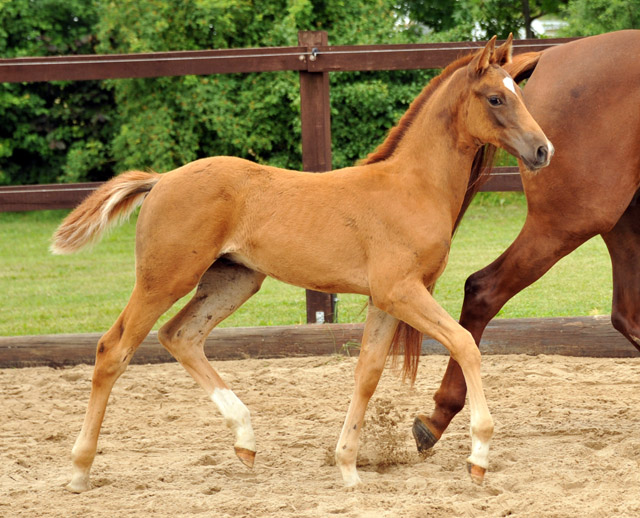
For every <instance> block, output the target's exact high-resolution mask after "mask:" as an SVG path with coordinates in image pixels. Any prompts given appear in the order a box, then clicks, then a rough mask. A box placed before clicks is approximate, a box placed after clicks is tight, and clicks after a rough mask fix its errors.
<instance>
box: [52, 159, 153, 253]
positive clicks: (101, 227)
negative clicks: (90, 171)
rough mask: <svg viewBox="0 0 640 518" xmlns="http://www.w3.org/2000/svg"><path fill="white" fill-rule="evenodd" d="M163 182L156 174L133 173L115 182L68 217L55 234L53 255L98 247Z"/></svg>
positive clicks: (101, 188)
mask: <svg viewBox="0 0 640 518" xmlns="http://www.w3.org/2000/svg"><path fill="white" fill-rule="evenodd" d="M159 180H160V175H159V174H157V173H144V172H142V171H130V172H128V173H124V174H121V175H119V176H116V177H115V178H112V179H111V180H109V181H108V182H106V183H105V184H103V185H101V186H100V187H99V188H98V190H96V191H95V192H94V193H93V194H91V195H90V196H89V197H87V198H86V199H85V200H84V201H83V202H82V203H81V204H80V205H78V207H76V209H75V210H74V211H73V212H72V213H71V214H69V215H68V216H67V217H66V218H65V220H64V221H63V222H62V223H61V225H60V226H59V227H58V229H57V230H56V231H55V233H54V234H53V242H52V243H51V247H50V249H51V252H52V253H54V254H70V253H73V252H76V251H77V250H80V249H81V248H83V247H85V246H87V245H89V244H92V243H95V242H96V241H98V239H100V237H101V236H102V235H103V234H104V233H105V232H106V231H107V230H108V229H109V228H111V227H113V226H115V225H118V224H120V223H122V222H123V221H125V220H126V219H127V218H128V217H129V216H130V215H131V213H132V212H133V211H134V210H135V209H136V208H137V207H139V206H140V205H142V202H143V201H144V198H145V196H146V195H147V193H148V192H149V191H150V190H151V189H152V188H153V186H154V185H155V184H156V183H157V182H158V181H159Z"/></svg>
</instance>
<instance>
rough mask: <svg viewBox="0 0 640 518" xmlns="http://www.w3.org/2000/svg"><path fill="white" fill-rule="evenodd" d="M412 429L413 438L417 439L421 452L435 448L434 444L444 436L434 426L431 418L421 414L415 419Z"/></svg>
mask: <svg viewBox="0 0 640 518" xmlns="http://www.w3.org/2000/svg"><path fill="white" fill-rule="evenodd" d="M412 431H413V438H414V439H415V440H416V446H417V447H418V451H419V452H420V453H424V452H426V451H427V450H429V449H431V448H433V446H434V444H435V443H437V442H438V440H439V439H440V437H441V436H442V434H441V433H439V432H438V431H437V430H435V429H434V428H433V426H432V425H431V422H430V421H429V418H428V417H426V416H424V415H419V416H418V417H416V418H415V419H414V420H413V428H412Z"/></svg>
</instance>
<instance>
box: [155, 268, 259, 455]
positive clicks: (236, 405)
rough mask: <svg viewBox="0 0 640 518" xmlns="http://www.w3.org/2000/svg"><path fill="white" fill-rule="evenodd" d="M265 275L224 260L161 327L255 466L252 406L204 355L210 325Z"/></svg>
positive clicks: (237, 446) (171, 347)
mask: <svg viewBox="0 0 640 518" xmlns="http://www.w3.org/2000/svg"><path fill="white" fill-rule="evenodd" d="M264 278H265V276H264V275H263V274H261V273H258V272H255V271H253V270H250V269H248V268H245V267H244V266H241V265H238V264H234V263H231V262H227V261H224V260H219V261H217V262H216V263H214V265H213V266H212V267H211V268H210V269H209V270H207V272H206V273H205V274H204V275H203V276H202V279H201V280H200V284H199V285H198V289H197V291H196V293H195V295H194V296H193V298H192V299H191V300H190V301H189V303H188V304H187V305H186V306H185V307H184V308H183V309H182V310H181V311H180V312H179V313H178V314H177V315H176V316H175V317H173V318H172V319H171V320H170V321H169V322H167V323H166V324H165V325H164V326H163V327H162V329H160V332H159V333H158V339H159V340H160V342H161V343H162V345H164V346H165V347H166V348H167V350H168V351H169V352H170V353H171V354H172V355H173V356H174V357H175V358H176V359H177V360H178V361H179V362H180V364H181V365H182V366H183V367H184V368H185V369H186V370H187V372H188V373H189V374H191V376H192V377H193V378H194V379H195V380H196V381H197V382H198V384H199V385H200V386H201V387H202V388H203V389H204V390H205V392H206V393H207V395H208V396H209V397H210V398H211V400H212V401H213V402H214V403H215V404H216V406H217V407H218V409H219V410H220V413H221V414H222V416H223V417H224V419H225V421H226V423H227V426H228V427H229V428H230V429H231V430H232V431H233V432H234V434H235V437H236V442H235V445H234V447H235V451H236V455H237V456H238V458H239V459H240V460H241V461H242V462H243V463H244V464H245V465H247V466H249V467H252V466H253V462H254V459H255V452H256V444H255V437H254V433H253V428H252V426H251V418H250V415H249V410H248V409H247V407H246V406H245V405H244V404H243V403H242V401H240V399H238V397H237V396H236V395H235V394H234V393H233V392H232V391H231V389H229V387H228V386H227V385H226V384H225V382H224V381H223V380H222V378H221V377H220V376H219V375H218V373H217V372H216V371H215V370H214V369H213V367H212V366H211V364H210V363H209V361H208V360H207V358H206V357H205V355H204V342H205V339H206V337H207V336H208V335H209V333H210V332H211V330H212V329H213V328H214V327H215V326H216V325H217V324H219V323H220V322H221V321H222V320H224V319H225V318H226V317H228V316H229V315H230V314H231V313H233V312H234V311H235V310H236V309H237V308H238V307H240V305H242V303H244V302H245V301H246V300H247V299H248V298H249V297H251V295H253V294H254V293H256V292H257V291H258V290H259V289H260V286H261V284H262V281H263V280H264Z"/></svg>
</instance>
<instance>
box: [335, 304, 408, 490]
mask: <svg viewBox="0 0 640 518" xmlns="http://www.w3.org/2000/svg"><path fill="white" fill-rule="evenodd" d="M397 327H398V320H397V319H396V318H394V317H392V316H391V315H389V314H387V313H385V312H384V311H382V310H380V309H378V308H376V307H375V306H374V305H373V304H371V302H369V310H368V312H367V321H366V324H365V328H364V335H363V338H362V348H361V349H360V356H359V357H358V364H357V365H356V371H355V382H356V383H355V389H354V392H353V397H352V398H351V403H350V404H349V410H348V411H347V416H346V417H345V420H344V425H343V427H342V432H341V433H340V438H339V439H338V444H337V445H336V464H337V465H338V467H339V468H340V472H341V473H342V478H343V480H344V482H345V484H346V485H347V486H354V485H356V484H359V483H360V477H359V476H358V473H357V471H356V458H357V456H358V441H359V439H360V431H361V430H362V423H363V422H364V413H365V411H366V409H367V404H368V403H369V400H370V399H371V396H372V395H373V393H374V391H375V390H376V387H377V386H378V381H379V380H380V376H381V374H382V371H383V370H384V365H385V361H386V359H387V355H388V354H389V348H390V346H391V341H392V340H393V335H394V334H395V332H396V328H397Z"/></svg>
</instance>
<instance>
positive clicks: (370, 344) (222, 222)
mask: <svg viewBox="0 0 640 518" xmlns="http://www.w3.org/2000/svg"><path fill="white" fill-rule="evenodd" d="M510 56H511V41H510V40H509V41H508V42H507V43H505V44H504V45H503V46H501V47H500V48H499V49H495V38H494V39H492V40H491V41H490V42H489V43H487V45H486V46H485V47H484V48H483V49H481V50H480V51H478V52H477V53H476V54H475V55H471V56H468V57H464V58H461V59H460V60H458V61H456V62H455V63H453V64H452V65H450V66H449V67H447V68H446V69H445V70H444V72H443V73H442V74H441V75H440V76H438V77H437V78H435V79H434V80H432V81H431V82H430V83H429V85H428V86H427V87H426V88H425V89H424V90H423V91H422V93H421V94H420V96H419V97H418V98H417V99H416V100H415V101H414V102H413V103H412V105H411V107H410V108H409V110H408V112H407V113H406V114H405V115H404V116H403V117H402V119H401V120H400V123H399V124H398V126H396V127H395V128H394V129H393V130H392V131H391V133H390V135H389V137H388V138H387V139H386V140H385V141H384V142H383V144H382V145H381V146H380V147H379V148H378V149H377V150H376V151H375V152H374V153H373V154H371V155H370V156H369V157H368V158H367V159H366V160H365V162H364V163H363V164H361V165H358V166H356V167H350V168H346V169H343V170H338V171H332V172H328V173H324V174H310V173H300V172H297V171H287V170H283V169H277V168H275V167H268V166H263V165H259V164H255V163H252V162H248V161H246V160H241V159H238V158H230V157H216V158H207V159H202V160H197V161H195V162H192V163H190V164H187V165H185V166H183V167H180V168H178V169H176V170H174V171H171V172H169V173H166V174H162V175H160V174H155V173H143V172H139V171H133V172H129V173H125V174H122V175H120V176H118V177H116V178H114V179H112V180H111V181H109V182H107V183H106V184H105V185H103V186H102V187H101V188H100V189H98V190H97V191H96V192H95V193H94V194H92V195H91V196H90V197H89V198H88V199H87V200H85V201H84V202H83V203H82V204H81V205H80V206H79V207H78V208H77V209H75V210H74V211H73V212H72V213H71V214H70V215H69V216H68V217H67V219H65V221H64V222H63V223H62V224H61V226H60V227H59V229H58V230H57V231H56V233H55V240H54V243H53V245H52V249H53V251H54V252H58V253H68V252H73V251H75V250H78V249H79V248H81V247H82V246H84V245H86V244H88V243H90V242H91V241H94V240H95V239H97V238H98V237H99V236H100V235H101V234H102V232H103V231H104V230H105V229H106V228H107V227H108V226H109V225H112V224H114V223H116V222H117V221H118V220H119V219H121V218H122V217H126V216H128V215H129V214H130V213H131V212H132V211H133V209H134V208H135V207H136V206H138V205H140V204H142V208H141V211H140V215H139V219H138V225H137V235H136V283H135V287H134V289H133V293H132V295H131V298H130V300H129V303H128V304H127V306H126V307H125V309H124V310H123V312H122V314H121V315H120V316H119V317H118V319H117V320H116V322H115V324H114V325H113V326H112V327H111V329H110V330H109V331H108V332H107V333H106V334H105V335H104V336H103V337H102V338H101V339H100V341H99V342H98V347H97V353H96V363H95V369H94V373H93V380H92V387H91V395H90V398H89V405H88V408H87V413H86V416H85V420H84V424H83V426H82V430H81V432H80V435H79V437H78V439H77V440H76V443H75V445H74V447H73V452H72V456H73V477H72V480H71V482H70V484H69V486H68V488H69V489H70V490H71V491H84V490H86V489H89V487H90V485H89V471H90V468H91V464H92V462H93V459H94V457H95V453H96V445H97V441H98V434H99V431H100V426H101V423H102V419H103V417H104V413H105V409H106V405H107V400H108V398H109V394H110V392H111V388H112V387H113V384H114V383H115V381H116V379H117V378H118V376H120V375H121V374H122V372H123V371H124V370H125V368H126V366H127V365H128V363H129V361H130V360H131V357H132V355H133V353H134V352H135V350H136V348H137V347H138V345H139V344H140V342H141V341H142V340H143V338H144V337H145V336H146V335H147V333H149V331H150V329H151V328H152V326H153V324H154V323H155V322H156V320H157V319H158V317H159V316H160V315H161V314H163V313H164V312H165V311H166V310H167V309H169V307H171V305H173V304H174V303H175V302H176V301H177V300H178V299H179V298H180V297H183V296H184V295H186V294H187V293H189V292H190V291H191V290H192V289H193V288H196V287H197V291H196V293H195V295H194V296H193V298H192V299H191V301H190V302H189V303H188V304H187V305H186V306H185V307H184V308H183V309H182V310H181V311H180V312H179V313H178V314H177V315H176V316H175V317H174V318H173V319H171V320H170V321H169V322H168V323H167V324H165V325H164V326H163V327H162V329H161V330H160V332H159V334H158V338H159V339H160V341H161V342H162V344H163V345H164V346H165V347H166V348H167V349H168V350H169V352H171V354H172V355H173V356H174V357H175V358H176V359H177V360H178V361H179V362H180V363H181V364H182V365H183V366H184V368H185V369H186V370H187V371H188V372H189V373H190V374H191V375H192V376H193V378H194V379H195V380H196V381H197V382H198V383H199V384H200V385H201V386H202V388H204V390H205V391H206V392H207V394H208V395H209V396H210V397H211V399H212V400H213V402H214V403H215V404H216V406H217V407H218V409H219V411H220V412H221V414H222V416H223V417H224V419H225V420H226V423H227V425H228V426H229V427H230V428H231V429H232V431H233V432H234V433H235V438H236V442H235V451H236V454H237V455H238V457H239V458H240V460H241V461H242V462H243V463H245V464H246V465H247V466H252V465H253V462H254V456H255V451H256V443H255V438H254V433H253V429H252V426H251V420H250V415H249V410H248V409H247V408H246V407H245V405H244V404H243V403H242V402H241V401H240V400H239V399H238V398H237V397H236V395H235V394H234V393H233V392H232V391H231V389H230V388H229V387H228V386H227V385H226V384H225V383H224V381H223V380H222V379H221V378H220V376H219V375H218V373H217V372H216V371H215V370H214V369H213V367H212V366H211V365H210V364H209V362H208V361H207V359H206V357H205V355H204V352H203V344H204V339H205V337H206V336H207V335H208V334H209V333H210V331H211V330H212V329H213V327H214V326H215V325H216V324H218V323H219V322H220V321H222V320H223V319H224V318H225V317H227V316H228V315H230V314H231V313H232V312H233V311H234V310H235V309H237V308H238V307H239V306H240V305H241V304H242V303H243V302H244V301H246V300H247V299H248V298H249V297H250V296H251V295H253V294H254V293H255V292H256V291H258V289H259V288H260V285H261V283H262V281H263V280H264V278H265V276H267V275H269V276H272V277H275V278H277V279H281V280H283V281H285V282H288V283H291V284H295V285H297V286H302V287H304V288H311V289H314V290H321V291H327V292H333V293H336V292H338V293H340V292H351V293H360V294H364V295H368V296H369V297H370V303H369V310H368V314H367V321H366V325H365V331H364V338H363V344H362V348H361V352H360V357H359V359H358V364H357V367H356V373H355V378H356V383H355V392H354V395H353V399H352V401H351V404H350V406H349V410H348V412H347V416H346V420H345V423H344V427H343V429H342V433H341V435H340V438H339V442H338V445H337V447H336V461H337V464H338V466H339V467H340V470H341V472H342V476H343V478H344V481H345V483H346V484H347V485H353V484H356V483H358V482H359V481H360V479H359V477H358V474H357V472H356V454H357V449H358V439H359V435H360V430H361V428H362V423H363V420H364V413H365V409H366V406H367V403H368V401H369V398H370V397H371V395H372V394H373V391H374V390H375V387H376V385H377V383H378V380H379V377H380V374H381V372H382V370H383V368H384V365H385V360H386V358H387V355H388V353H389V350H390V347H391V343H392V339H393V338H394V335H396V331H397V330H398V328H399V322H400V321H402V322H404V323H406V324H403V326H402V327H400V329H404V330H405V331H406V326H407V325H409V326H411V327H412V328H415V329H416V330H418V331H420V332H421V333H426V334H428V335H430V336H432V337H434V338H435V339H437V340H439V341H440V342H442V343H443V344H444V345H445V346H446V347H447V349H448V350H449V351H450V352H451V355H452V357H453V358H455V359H456V361H457V363H458V364H459V365H460V366H461V368H462V371H463V372H464V376H465V380H466V383H467V386H468V387H469V396H470V405H471V409H472V410H471V441H472V451H471V455H470V457H469V459H468V463H469V466H470V472H471V474H472V477H475V478H476V479H478V480H482V477H483V476H484V470H485V469H486V467H487V464H488V453H489V440H490V438H491V435H492V433H493V421H492V418H491V415H490V414H489V410H488V408H487V404H486V401H485V397H484V392H483V388H482V382H481V379H480V354H479V352H478V349H477V347H476V345H475V342H474V341H473V338H472V337H471V335H470V334H469V333H468V332H467V331H465V330H464V329H463V328H462V327H461V326H460V325H459V324H458V323H457V322H456V321H455V320H454V319H452V318H451V317H450V316H449V315H448V314H447V313H446V312H445V311H444V310H443V309H442V308H441V307H440V306H439V305H438V304H437V303H436V301H435V300H434V299H433V298H432V296H431V294H430V292H429V290H428V288H427V287H428V286H430V285H432V284H433V283H434V282H435V280H436V279H437V278H438V276H439V275H440V274H441V273H442V271H443V269H444V267H445V264H446V261H447V257H448V254H449V245H450V242H451V236H452V232H453V230H454V225H455V222H456V221H457V218H458V216H459V213H460V212H461V208H462V207H463V205H464V204H465V203H466V201H467V200H465V195H466V193H467V186H468V185H469V184H470V182H471V183H473V182H474V181H475V179H476V177H477V175H478V173H479V172H480V170H481V169H482V156H483V155H484V154H485V150H484V147H483V145H484V144H485V143H487V144H490V145H492V146H501V147H503V148H505V149H507V150H508V151H510V152H511V153H513V154H515V155H516V156H519V157H521V158H522V160H524V161H525V162H526V163H527V164H528V165H529V167H531V168H532V169H538V168H540V167H543V166H546V165H547V164H548V162H549V159H550V157H551V154H552V153H553V148H552V147H551V144H550V143H549V141H548V140H547V138H546V136H545V135H544V133H543V132H542V130H541V129H540V127H539V126H538V124H537V123H536V122H535V121H534V120H533V118H532V117H531V115H530V114H529V113H528V112H527V110H526V108H525V106H524V103H523V102H522V95H521V93H520V91H519V89H518V88H517V87H516V86H515V83H514V82H513V80H512V79H511V77H510V76H509V75H508V74H507V73H506V72H505V71H504V69H503V68H501V66H500V64H504V63H505V62H506V61H508V60H509V59H510ZM143 201H144V203H143ZM407 334H409V335H410V334H411V333H406V332H404V333H403V332H400V333H399V335H398V336H401V337H403V336H406V335H407ZM405 342H406V343H405V367H406V369H407V370H408V371H409V375H410V376H411V377H415V365H416V362H417V358H418V355H419V354H420V343H419V341H418V342H415V341H412V340H405ZM416 344H417V347H415V345H416Z"/></svg>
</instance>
